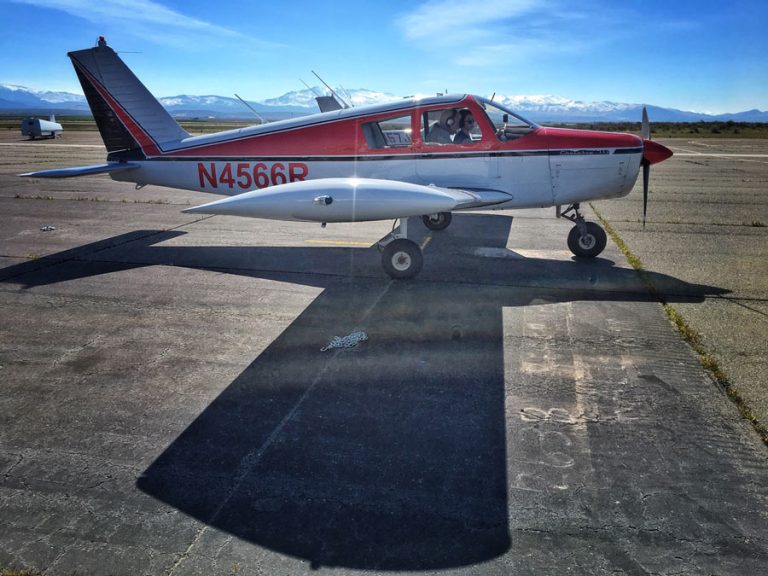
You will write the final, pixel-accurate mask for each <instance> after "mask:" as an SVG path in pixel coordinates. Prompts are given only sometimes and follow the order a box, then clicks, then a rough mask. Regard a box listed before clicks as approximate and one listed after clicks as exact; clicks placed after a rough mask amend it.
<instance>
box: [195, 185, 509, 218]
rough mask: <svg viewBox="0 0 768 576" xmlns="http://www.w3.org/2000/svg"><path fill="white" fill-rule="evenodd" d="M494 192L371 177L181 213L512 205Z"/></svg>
mask: <svg viewBox="0 0 768 576" xmlns="http://www.w3.org/2000/svg"><path fill="white" fill-rule="evenodd" d="M511 199H512V197H511V196H510V195H509V194H505V193H503V192H499V191H496V190H471V191H470V190H459V189H452V188H438V187H435V186H424V185H421V184H411V183H408V182H399V181H395V180H381V179H374V178H321V179H318V180H306V181H302V182H291V183H289V184H280V185H278V186H271V187H269V188H265V189H262V190H254V191H252V192H245V193H243V194H238V195H236V196H230V197H229V198H224V199H222V200H216V201H215V202H209V203H207V204H203V205H202V206H196V207H194V208H187V209H186V210H184V212H201V213H204V214H222V215H228V216H249V217H252V218H270V219H273V220H300V221H310V222H363V221H368V220H389V219H394V218H405V217H408V216H423V215H425V214H436V213H439V212H451V211H453V210H460V209H466V208H477V207H481V206H490V205H493V204H499V203H501V202H505V201H508V200H511Z"/></svg>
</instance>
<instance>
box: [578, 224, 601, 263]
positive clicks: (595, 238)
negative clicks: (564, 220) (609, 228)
mask: <svg viewBox="0 0 768 576" xmlns="http://www.w3.org/2000/svg"><path fill="white" fill-rule="evenodd" d="M586 224H587V233H586V234H584V235H583V236H582V234H581V231H580V230H579V227H578V226H574V227H573V228H571V231H570V232H569V233H568V248H570V250H571V252H573V253H574V254H575V255H576V256H578V257H580V258H594V257H595V256H597V255H598V254H600V253H601V252H602V251H603V250H605V243H606V242H607V240H608V238H607V236H606V235H605V230H603V229H602V228H601V227H600V226H599V225H598V224H595V223H594V222H587V223H586Z"/></svg>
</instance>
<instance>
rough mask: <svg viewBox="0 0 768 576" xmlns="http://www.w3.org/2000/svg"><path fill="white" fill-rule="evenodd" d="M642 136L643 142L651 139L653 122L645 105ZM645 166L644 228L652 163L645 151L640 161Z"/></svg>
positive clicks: (641, 128) (641, 129) (641, 125)
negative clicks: (649, 119) (650, 120)
mask: <svg viewBox="0 0 768 576" xmlns="http://www.w3.org/2000/svg"><path fill="white" fill-rule="evenodd" d="M640 138H642V139H643V143H645V142H646V141H648V142H650V140H651V123H650V122H649V121H648V109H647V108H646V107H645V106H643V121H642V123H641V124H640ZM640 165H641V166H642V167H643V230H645V216H646V214H648V180H649V178H650V177H651V163H650V162H649V161H648V159H647V158H646V157H645V153H643V159H642V160H641V161H640Z"/></svg>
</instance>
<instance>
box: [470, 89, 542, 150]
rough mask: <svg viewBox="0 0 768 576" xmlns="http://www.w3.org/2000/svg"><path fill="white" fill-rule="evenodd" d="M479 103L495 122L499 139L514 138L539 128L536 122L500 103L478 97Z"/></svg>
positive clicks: (493, 122)
mask: <svg viewBox="0 0 768 576" xmlns="http://www.w3.org/2000/svg"><path fill="white" fill-rule="evenodd" d="M478 103H479V104H480V106H482V107H483V110H485V113H486V115H487V116H488V120H490V122H491V124H493V127H494V128H495V130H496V136H497V137H498V138H499V140H502V141H505V140H514V139H516V138H520V137H521V136H525V135H526V134H528V133H529V132H531V131H532V130H533V129H535V128H538V125H537V124H536V123H535V122H531V121H530V120H526V119H525V118H523V117H522V116H520V115H519V114H515V113H514V112H512V111H511V110H509V109H507V108H505V107H504V106H502V105H500V104H496V103H494V102H491V101H490V100H486V99H484V98H478Z"/></svg>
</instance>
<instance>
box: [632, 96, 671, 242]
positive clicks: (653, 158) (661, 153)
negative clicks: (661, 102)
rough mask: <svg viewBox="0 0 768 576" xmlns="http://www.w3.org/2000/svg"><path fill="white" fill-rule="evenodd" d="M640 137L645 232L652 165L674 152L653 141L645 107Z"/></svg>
mask: <svg viewBox="0 0 768 576" xmlns="http://www.w3.org/2000/svg"><path fill="white" fill-rule="evenodd" d="M640 137H641V138H642V139H643V158H642V160H641V161H640V165H641V166H642V167H643V230H645V217H646V215H647V214H648V181H649V179H650V177H651V164H657V163H658V162H663V161H664V160H666V159H667V158H669V157H671V156H672V150H670V149H669V148H667V147H666V146H662V145H661V144H659V143H658V142H653V141H652V140H651V123H650V122H649V121H648V110H647V109H646V107H645V106H643V121H642V123H641V124H640Z"/></svg>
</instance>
